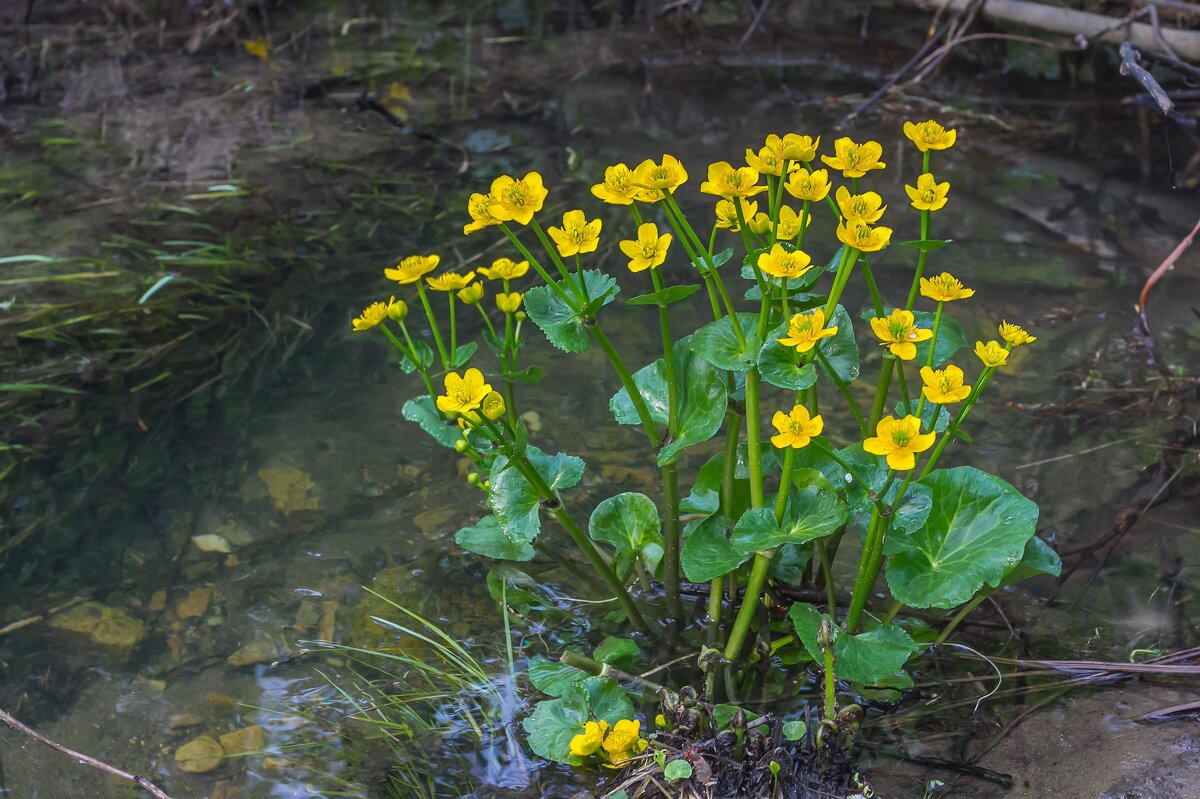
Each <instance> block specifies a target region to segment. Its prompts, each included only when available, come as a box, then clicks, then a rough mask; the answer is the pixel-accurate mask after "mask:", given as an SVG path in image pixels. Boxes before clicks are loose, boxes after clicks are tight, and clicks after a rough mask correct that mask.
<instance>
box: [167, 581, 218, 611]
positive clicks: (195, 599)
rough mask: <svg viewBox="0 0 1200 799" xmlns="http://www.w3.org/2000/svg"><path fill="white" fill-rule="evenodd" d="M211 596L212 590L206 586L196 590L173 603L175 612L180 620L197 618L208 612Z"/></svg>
mask: <svg viewBox="0 0 1200 799" xmlns="http://www.w3.org/2000/svg"><path fill="white" fill-rule="evenodd" d="M212 595H213V590H212V588H210V587H208V586H205V587H204V588H197V589H195V590H193V591H192V592H191V593H189V594H188V595H187V596H186V597H184V598H183V599H181V600H179V601H178V602H176V603H175V612H176V613H178V614H179V618H181V619H196V618H199V617H201V616H203V615H204V614H205V612H206V611H207V610H208V603H209V602H211V601H212Z"/></svg>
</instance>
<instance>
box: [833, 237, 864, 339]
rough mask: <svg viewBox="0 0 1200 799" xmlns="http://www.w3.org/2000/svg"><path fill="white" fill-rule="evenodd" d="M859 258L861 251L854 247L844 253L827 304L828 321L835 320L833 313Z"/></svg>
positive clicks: (848, 248)
mask: <svg viewBox="0 0 1200 799" xmlns="http://www.w3.org/2000/svg"><path fill="white" fill-rule="evenodd" d="M858 256H859V251H858V250H856V249H854V248H853V247H847V248H846V249H844V250H843V251H842V262H841V263H840V264H838V269H837V274H835V275H834V277H833V287H832V288H830V290H829V299H828V300H827V301H826V303H825V319H826V321H828V320H830V319H832V318H833V312H834V310H835V309H836V308H837V303H838V300H839V299H841V297H842V291H843V290H844V289H845V288H846V284H847V283H848V282H850V273H851V271H853V269H854V263H855V261H857V260H858Z"/></svg>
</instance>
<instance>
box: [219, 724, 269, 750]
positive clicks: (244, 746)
mask: <svg viewBox="0 0 1200 799" xmlns="http://www.w3.org/2000/svg"><path fill="white" fill-rule="evenodd" d="M266 747H267V735H266V733H264V732H263V728H262V727H260V726H258V725H257V724H254V725H251V726H249V727H243V728H242V729H240V730H237V731H235V732H229V733H226V734H224V735H222V736H221V748H222V749H223V750H225V754H227V755H245V754H252V753H255V752H261V751H262V750H263V749H265V748H266Z"/></svg>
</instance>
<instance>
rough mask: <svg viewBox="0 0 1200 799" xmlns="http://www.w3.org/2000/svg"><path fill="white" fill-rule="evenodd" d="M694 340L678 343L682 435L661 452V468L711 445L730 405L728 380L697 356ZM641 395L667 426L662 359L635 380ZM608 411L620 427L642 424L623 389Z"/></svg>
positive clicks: (667, 444) (654, 414)
mask: <svg viewBox="0 0 1200 799" xmlns="http://www.w3.org/2000/svg"><path fill="white" fill-rule="evenodd" d="M693 343H694V342H693V338H692V337H691V336H684V337H683V338H681V339H679V341H676V342H675V345H674V347H673V348H672V349H673V352H674V356H675V386H676V395H677V397H678V402H679V420H678V430H679V432H678V434H677V435H676V436H675V438H674V439H672V440H670V441H668V442H667V443H666V444H664V445H663V447H662V449H660V450H659V451H658V465H659V466H666V465H668V464H671V463H674V462H675V459H676V458H677V457H679V453H680V452H681V451H682V450H683V449H685V448H687V447H690V446H692V445H693V444H700V443H703V442H705V441H708V440H709V439H710V438H712V437H713V435H714V434H715V433H716V432H717V430H719V429H720V428H721V422H722V420H723V419H724V418H725V407H726V403H727V401H728V399H727V396H726V393H725V380H724V378H723V377H722V376H721V373H720V372H718V371H717V370H716V369H714V368H713V366H712V364H711V363H709V362H708V361H706V360H705V359H704V358H701V357H698V356H697V355H696V353H695V352H693V348H692V346H691V345H692V344H693ZM633 382H634V385H635V386H637V390H638V393H639V394H640V395H641V396H642V399H643V400H644V401H645V402H646V406H647V407H648V408H649V410H650V417H651V418H652V419H654V421H656V422H658V423H659V424H667V422H668V417H669V415H670V414H669V408H668V396H667V366H666V364H665V363H664V362H663V360H662V359H661V358H659V359H658V360H657V361H655V362H654V363H652V364H650V365H648V366H644V367H642V368H641V369H639V370H638V371H637V373H635V374H634V376H633ZM608 407H609V408H610V409H611V410H612V413H613V416H614V417H615V418H616V420H617V423H618V424H641V419H639V418H638V415H637V411H635V410H634V408H633V402H632V401H631V400H630V399H629V393H628V392H626V391H625V389H624V388H622V389H621V390H620V391H618V392H617V393H616V394H614V395H613V398H612V399H611V400H609V403H608Z"/></svg>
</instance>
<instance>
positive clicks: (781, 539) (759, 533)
mask: <svg viewBox="0 0 1200 799" xmlns="http://www.w3.org/2000/svg"><path fill="white" fill-rule="evenodd" d="M799 471H801V472H804V473H805V474H802V475H799V478H800V479H803V480H804V481H805V483H806V484H805V485H804V486H803V487H802V488H801V489H800V490H799V492H794V493H792V495H791V496H790V497H789V498H788V501H787V504H786V505H785V507H784V512H783V519H782V521H779V522H776V521H775V511H774V510H773V509H772V508H751V509H750V510H748V511H746V512H745V513H743V514H742V517H741V518H740V519H738V521H737V524H735V525H734V528H733V547H734V549H736V550H737V551H738V552H741V553H743V554H749V553H751V552H761V551H763V550H766V549H772V548H774V547H777V546H780V545H782V544H789V543H790V544H805V543H808V542H809V541H813V540H816V539H818V538H821V537H823V536H827V535H829V534H830V533H832V532H834V531H835V530H837V529H838V528H839V527H841V526H842V525H843V524H845V523H846V518H847V514H846V506H845V504H844V503H843V502H842V501H841V500H840V499H838V496H837V492H836V491H835V490H834V488H833V486H832V485H831V484H830V483H829V481H828V480H826V479H825V478H824V477H823V476H822V475H821V474H820V473H819V472H817V471H816V470H813V469H802V470H799Z"/></svg>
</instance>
